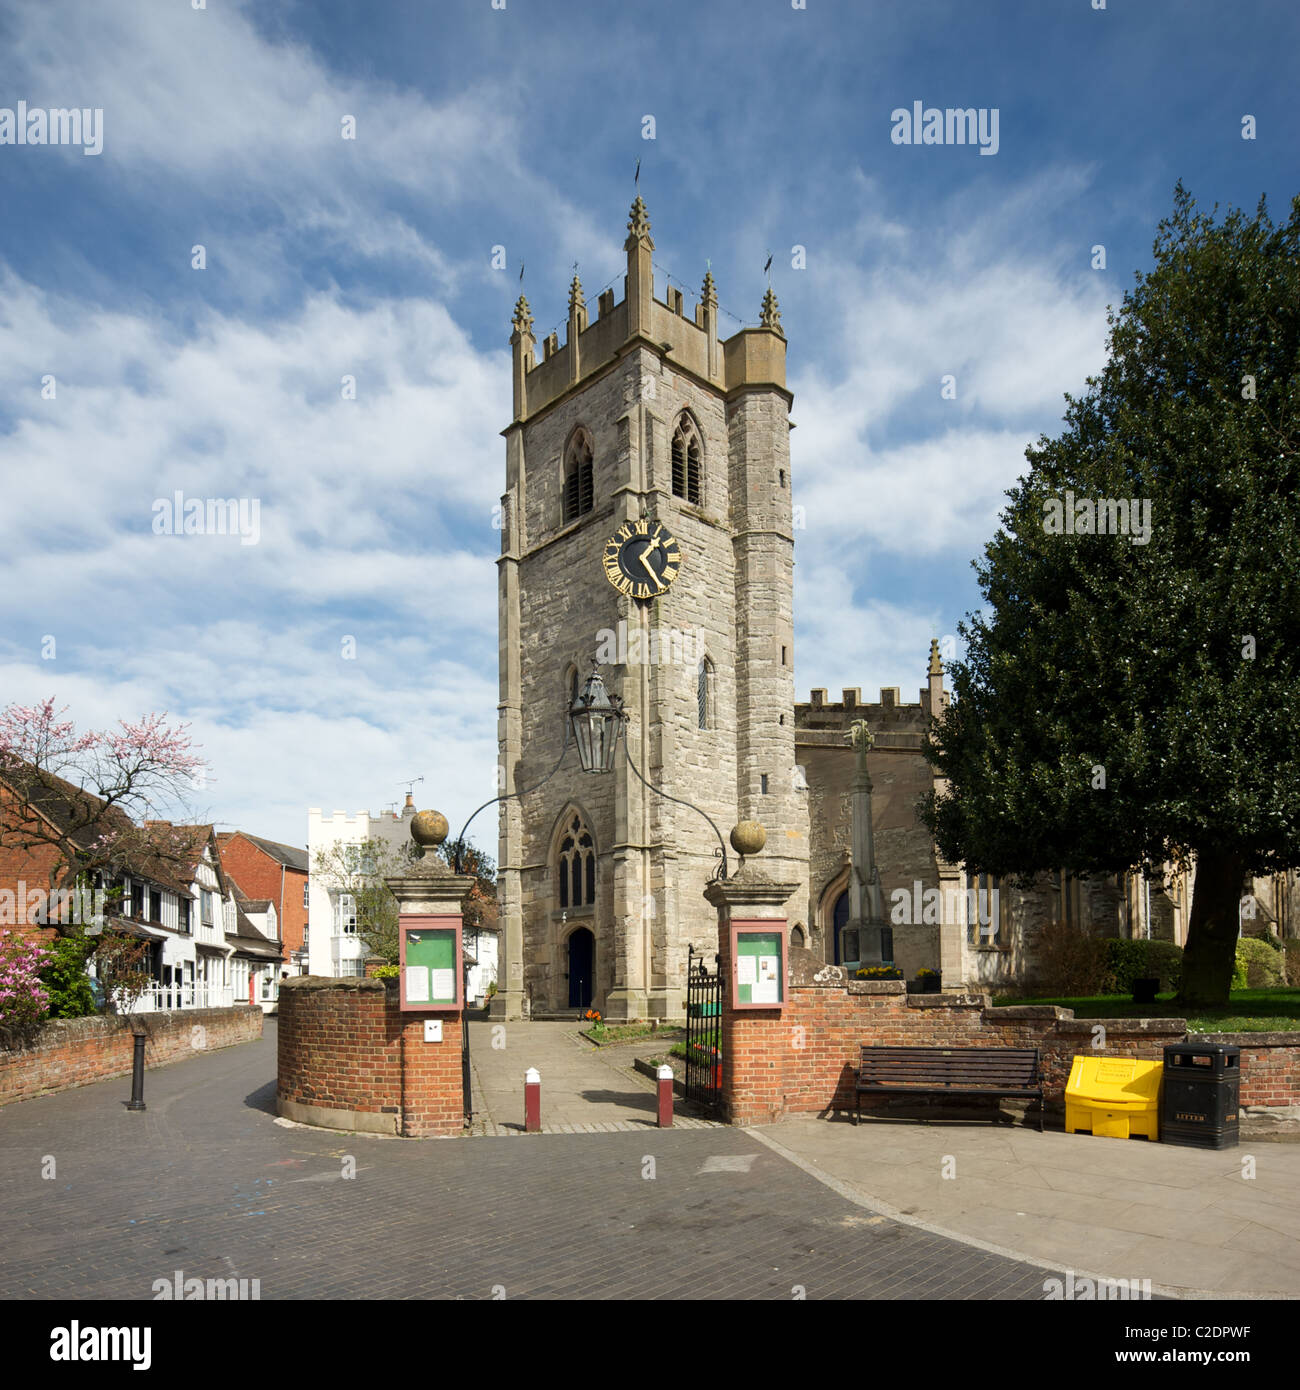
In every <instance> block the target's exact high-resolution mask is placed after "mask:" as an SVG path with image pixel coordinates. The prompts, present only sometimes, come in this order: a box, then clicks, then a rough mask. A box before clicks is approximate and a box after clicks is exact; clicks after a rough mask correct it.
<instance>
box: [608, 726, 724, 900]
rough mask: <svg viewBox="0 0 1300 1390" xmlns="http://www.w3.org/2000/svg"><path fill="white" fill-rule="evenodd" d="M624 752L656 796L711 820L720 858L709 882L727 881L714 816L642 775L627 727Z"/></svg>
mask: <svg viewBox="0 0 1300 1390" xmlns="http://www.w3.org/2000/svg"><path fill="white" fill-rule="evenodd" d="M623 721H624V723H625V724H626V722H627V715H626V714H624V715H623ZM623 752H624V753H626V754H627V765H628V767H630V768H631V769H632V771H633V772H635V773H636V775H637V780H638V781H639V782H640V783H641V785H642V786H643V787H649V788H650V790H651V791H652V792H654V794H655V795H656V796H662V797H663V799H664V800H665V801H673V802H676V803H677V805H678V806H685V807H686V808H687V809H688V810H691V811H696V812H698V813H699V814H700V815H701V816H703V817H704V819H705V820H706V821H708V822H709V827H710V828H711V829H712V831H713V833H714V834H715V835H716V836H717V837H718V850H717V856H716V857H717V858H718V860H719V863H718V867H717V868H716V869H714V871H713V873H712V874H710V875H709V882H710V883H722V882H725V881H726V878H727V846H726V845H725V844H724V843H723V840H722V832H721V831H720V830H719V829H718V827H717V826H716V825H714V823H713V818H712V817H711V816H710V815H709V813H708V812H707V811H701V810H700V808H699V807H698V806H696V805H695V804H694V803H693V802H690V801H683V800H682V799H681V797H679V796H669V795H668V793H667V792H665V791H660V790H659V788H658V787H656V786H654V785H653V784H652V783H650V782H647V781H646V779H645V778H644V777H642V776H641V772H640V769H639V768H638V767H637V765H636V764H635V763H634V762H633V761H632V740H631V739H630V738H628V736H627V730H626V728H625V729H624V730H623Z"/></svg>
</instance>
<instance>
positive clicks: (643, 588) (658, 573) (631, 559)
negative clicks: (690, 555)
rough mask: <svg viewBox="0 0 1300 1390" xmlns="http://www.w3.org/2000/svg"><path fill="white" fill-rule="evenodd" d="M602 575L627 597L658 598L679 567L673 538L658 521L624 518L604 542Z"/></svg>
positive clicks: (666, 589) (679, 551)
mask: <svg viewBox="0 0 1300 1390" xmlns="http://www.w3.org/2000/svg"><path fill="white" fill-rule="evenodd" d="M603 559H604V565H605V578H606V579H608V580H609V582H610V583H611V584H612V585H613V586H614V587H615V588H616V589H617V590H618V591H619V593H620V594H626V595H627V596H628V597H629V598H658V597H659V595H660V594H666V593H667V592H668V586H669V585H670V584H671V583H672V582H673V580H674V579H676V578H677V572H678V571H679V570H680V569H681V567H682V552H681V549H680V548H679V547H678V544H677V540H676V538H675V537H674V536H670V535H669V534H668V532H667V531H666V530H665V529H664V527H663V524H662V523H661V522H658V521H650V520H648V519H647V518H645V517H643V518H642V519H641V520H640V521H625V522H624V523H623V524H622V526H620V527H619V528H618V530H617V531H615V532H614V534H613V536H611V537H610V539H609V540H608V541H606V542H605V554H604V557H603Z"/></svg>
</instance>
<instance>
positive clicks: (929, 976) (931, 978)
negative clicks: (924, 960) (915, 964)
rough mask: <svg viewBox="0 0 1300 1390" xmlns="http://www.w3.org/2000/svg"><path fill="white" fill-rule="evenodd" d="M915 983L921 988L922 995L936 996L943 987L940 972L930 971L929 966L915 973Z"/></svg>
mask: <svg viewBox="0 0 1300 1390" xmlns="http://www.w3.org/2000/svg"><path fill="white" fill-rule="evenodd" d="M916 979H917V983H918V984H919V985H920V986H921V991H920V992H921V993H922V994H938V993H939V991H940V989H941V988H942V986H943V977H942V974H941V972H940V971H938V970H931V969H930V967H929V966H925V967H924V968H923V969H921V970H918V971H917V972H916Z"/></svg>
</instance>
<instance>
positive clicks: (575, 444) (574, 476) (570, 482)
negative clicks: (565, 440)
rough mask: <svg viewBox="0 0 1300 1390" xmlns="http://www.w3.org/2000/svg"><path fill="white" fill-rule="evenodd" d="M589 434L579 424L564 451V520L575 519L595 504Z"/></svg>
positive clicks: (583, 514) (592, 453)
mask: <svg viewBox="0 0 1300 1390" xmlns="http://www.w3.org/2000/svg"><path fill="white" fill-rule="evenodd" d="M593 457H594V452H593V450H592V446H591V435H590V434H589V433H588V432H587V430H586V428H585V427H584V426H582V425H579V426H578V428H577V429H576V430H574V432H573V435H572V437H571V438H570V440H569V447H568V448H567V449H566V450H565V451H564V521H565V522H566V523H567V522H570V521H577V519H578V518H579V517H580V516H586V514H587V513H588V512H589V511H591V509H592V508H593V507H594V506H595V504H596V491H595V474H594V468H593V464H592V460H593Z"/></svg>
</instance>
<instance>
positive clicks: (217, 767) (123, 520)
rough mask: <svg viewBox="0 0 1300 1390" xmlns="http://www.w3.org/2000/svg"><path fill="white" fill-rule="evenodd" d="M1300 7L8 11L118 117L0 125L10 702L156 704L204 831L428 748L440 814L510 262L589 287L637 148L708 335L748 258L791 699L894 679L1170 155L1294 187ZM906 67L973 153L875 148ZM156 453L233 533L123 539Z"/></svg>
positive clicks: (909, 98)
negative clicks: (774, 376) (777, 435)
mask: <svg viewBox="0 0 1300 1390" xmlns="http://www.w3.org/2000/svg"><path fill="white" fill-rule="evenodd" d="M1298 51H1300V9H1297V7H1296V6H1294V4H1292V3H1290V0H1278V2H1277V3H1254V4H1244V5H1236V6H1231V7H1224V6H1223V5H1222V4H1219V3H1209V0H1142V3H1137V0H1107V7H1106V8H1105V9H1104V10H1094V9H1093V8H1092V0H1050V2H1049V0H1025V3H1013V2H1012V0H988V2H987V3H982V4H979V5H971V4H969V3H965V4H963V3H951V4H950V3H941V2H940V0H911V2H910V3H909V4H908V5H906V6H897V5H891V6H885V5H883V4H875V3H871V4H868V3H850V2H849V0H807V8H806V9H802V10H797V9H794V8H793V7H792V6H791V4H790V3H789V2H788V0H744V2H743V3H730V2H729V0H704V2H703V3H699V0H697V3H693V4H692V3H675V2H674V0H669V2H668V3H660V4H656V5H653V6H639V5H638V6H633V5H610V4H608V3H603V2H602V3H578V2H577V0H507V3H506V8H505V9H503V10H501V9H493V8H492V6H491V0H438V3H436V4H413V3H412V4H404V3H395V2H391V0H390V3H385V4H382V5H369V4H364V5H363V4H342V3H321V2H320V0H313V3H310V4H307V3H303V4H274V3H260V4H256V5H253V4H238V3H230V0H208V3H207V5H206V7H205V8H204V9H202V10H194V9H193V8H192V7H191V6H189V5H183V4H181V3H179V2H177V3H169V2H167V0H152V2H151V3H134V4H133V3H130V2H129V0H121V2H119V0H115V3H114V4H112V5H107V6H106V5H102V4H95V3H86V4H76V3H59V2H58V0H55V2H54V3H51V4H48V5H40V6H35V5H29V4H28V5H23V4H9V5H3V6H0V53H2V54H3V58H2V59H0V77H2V79H3V80H2V81H0V107H10V108H14V107H16V105H17V103H18V101H20V100H21V101H25V102H26V103H27V104H28V106H29V108H30V107H68V106H79V107H81V106H88V107H102V109H103V112H104V116H103V134H104V148H103V152H102V154H100V155H97V156H89V155H85V154H83V153H82V152H81V150H79V149H71V148H66V147H62V148H56V147H48V146H47V147H41V146H24V147H18V146H13V145H0V196H2V197H3V206H4V209H5V216H4V218H3V219H0V466H2V467H3V477H4V480H5V489H4V501H5V513H6V519H7V521H8V526H7V528H6V531H7V541H8V544H7V546H6V558H7V560H8V562H9V563H8V582H7V583H6V584H5V585H4V586H3V588H2V589H0V605H3V609H4V611H3V618H2V620H0V690H2V691H3V694H4V698H5V701H8V700H21V701H23V702H28V701H31V700H34V699H36V698H39V697H41V696H44V695H47V694H51V693H52V694H54V695H56V696H57V697H58V699H59V701H60V703H61V704H66V705H68V706H70V708H71V714H72V716H73V717H74V718H76V719H77V720H78V722H79V723H80V724H84V725H95V726H101V725H107V724H111V723H113V722H115V721H116V719H117V718H119V717H122V716H127V717H132V718H134V717H137V716H138V715H139V714H140V713H141V712H142V711H144V710H155V709H166V710H168V711H169V712H170V713H171V714H172V715H173V716H174V717H175V718H178V719H182V720H186V721H188V722H190V723H191V725H192V729H193V734H194V737H195V739H196V740H197V741H198V742H199V743H200V744H201V745H202V746H203V751H204V752H205V754H206V756H207V757H208V758H209V759H210V761H211V763H212V766H213V778H212V781H211V782H210V783H209V785H208V786H207V787H206V788H204V789H203V790H202V791H201V792H199V793H198V794H197V797H196V806H195V808H194V809H196V810H197V811H199V812H201V813H202V814H204V815H205V816H206V817H210V818H213V819H215V820H217V821H218V822H220V823H222V824H224V825H227V826H236V825H237V826H241V827H243V828H245V829H248V830H250V831H252V832H254V833H258V834H263V835H270V836H273V837H276V838H279V839H283V840H287V841H290V842H295V843H297V842H301V841H303V840H304V838H305V833H306V831H305V824H306V814H305V812H306V808H307V807H308V806H321V807H323V808H325V809H326V810H331V809H336V808H337V809H345V810H348V811H353V810H358V809H369V810H371V811H373V812H378V811H380V810H381V809H383V807H384V806H385V804H387V803H390V802H394V801H400V800H401V797H402V787H401V785H400V784H401V783H402V782H403V780H404V779H406V778H409V777H415V776H421V775H422V776H423V777H424V778H425V781H424V783H423V784H422V786H421V787H420V788H419V789H418V795H417V800H418V801H419V802H420V804H422V805H434V806H437V807H438V808H439V809H442V810H443V811H444V812H445V813H446V814H447V815H448V817H449V819H450V820H451V821H452V824H453V827H455V826H456V825H458V824H459V822H460V820H462V819H463V818H464V816H465V815H466V814H468V812H469V810H471V809H472V808H473V807H474V806H475V805H477V804H478V802H479V801H481V800H483V799H484V798H486V797H488V796H490V795H491V794H492V792H493V783H494V764H495V737H496V732H495V731H496V709H495V704H496V697H497V677H496V568H495V565H494V564H493V559H494V557H495V555H496V553H497V550H498V547H499V540H500V537H499V533H498V532H496V531H495V530H494V529H493V528H492V508H493V504H494V503H495V502H496V500H497V497H498V495H499V492H500V489H501V487H502V483H503V477H504V445H503V442H502V440H501V439H500V437H499V431H500V430H501V429H502V428H503V427H504V426H505V425H506V424H507V423H508V418H509V413H510V379H509V349H508V337H509V331H510V330H509V317H510V310H511V305H512V303H513V300H514V297H515V295H516V294H517V293H518V269H519V264H520V261H521V260H523V261H524V262H525V263H526V270H525V278H524V288H525V291H526V293H527V294H528V297H529V300H530V302H531V305H532V309H533V313H534V315H535V318H536V327H537V331H538V336H539V338H540V337H541V336H542V335H544V334H545V333H546V332H548V331H550V329H551V328H553V327H559V328H561V329H562V320H563V319H564V317H565V314H566V307H567V283H568V278H569V276H570V275H571V273H572V269H571V268H572V266H573V264H574V262H575V261H576V262H577V263H578V264H579V267H580V273H581V275H582V279H583V283H584V285H585V287H586V289H587V291H588V300H589V302H593V301H594V296H595V292H596V290H597V289H598V288H599V287H600V286H601V285H603V284H605V283H606V281H609V280H611V279H613V280H614V281H615V283H616V285H617V286H618V287H619V293H620V294H621V275H622V269H623V264H624V258H623V253H622V250H621V246H622V241H623V237H624V235H625V223H626V218H627V208H628V204H629V202H630V200H631V197H632V194H633V186H632V174H633V169H634V166H635V164H636V161H637V160H638V159H640V160H641V182H640V189H641V192H642V194H643V196H644V197H645V200H646V203H647V205H648V207H649V210H650V217H651V221H652V223H653V235H654V238H655V242H656V248H657V249H656V253H655V260H656V264H657V265H658V266H659V267H661V268H662V269H663V270H665V271H667V272H668V273H670V274H672V275H673V276H674V277H675V278H676V280H677V281H678V282H679V283H680V284H682V285H683V286H684V287H685V290H686V293H687V301H688V312H690V306H691V304H692V303H693V298H694V294H695V293H696V292H697V291H698V288H699V284H700V281H701V279H702V278H703V274H704V269H705V264H706V258H707V259H708V260H710V261H711V263H712V269H713V274H714V277H715V279H716V281H717V284H718V290H719V298H720V302H721V305H722V308H723V309H724V310H726V311H728V313H729V314H731V315H734V316H735V317H731V318H729V317H727V316H726V315H724V316H723V320H722V323H723V331H724V333H729V332H732V331H734V330H735V328H736V327H737V326H738V323H739V321H744V322H754V321H756V319H757V315H758V309H759V303H760V300H761V297H762V294H763V290H764V288H765V285H766V281H765V277H764V276H763V273H762V268H763V263H764V261H765V260H766V258H767V254H768V252H769V251H771V253H772V254H773V268H772V285H773V288H774V289H775V291H776V293H777V295H778V297H779V299H780V303H781V312H782V319H783V324H784V327H785V331H786V334H787V337H788V339H789V379H790V385H791V388H792V390H793V391H794V393H795V404H794V409H793V419H794V420H795V422H796V424H797V426H798V428H797V429H796V430H795V432H794V434H793V436H792V442H791V469H792V481H793V486H794V500H795V502H796V504H798V505H801V506H803V508H804V511H805V516H806V526H805V528H804V529H803V530H802V531H800V532H799V533H798V535H797V537H796V561H797V566H798V568H797V578H796V645H795V678H796V689H797V690H798V691H799V694H800V698H807V692H808V690H809V689H810V688H812V687H813V686H826V687H829V688H830V689H831V690H832V691H838V689H839V688H840V687H841V686H844V685H856V686H861V687H862V688H863V692H864V695H866V696H868V697H874V693H875V691H876V689H877V688H878V687H879V686H881V685H898V686H901V687H902V690H903V698H904V699H915V698H916V695H915V692H916V690H917V688H918V687H919V686H920V684H921V682H922V679H923V673H924V664H925V657H926V653H927V651H928V646H929V639H930V637H931V636H940V637H942V636H947V635H952V634H955V632H956V626H957V622H958V620H959V618H960V617H961V616H962V615H963V614H964V613H965V612H966V611H967V610H968V609H970V608H971V607H973V606H974V605H975V604H976V603H977V601H978V591H977V589H976V587H975V584H974V578H973V574H972V571H971V569H970V561H971V560H972V559H973V558H974V557H976V556H977V555H978V554H979V553H980V551H981V548H982V546H983V544H984V542H985V541H986V540H987V539H988V537H989V536H990V535H991V533H992V531H993V529H994V527H995V525H996V519H997V515H998V511H999V508H1000V505H1001V501H1002V493H1003V491H1004V490H1005V488H1007V487H1008V486H1010V485H1011V484H1012V483H1013V482H1014V480H1015V479H1016V477H1017V476H1018V474H1019V473H1020V472H1021V471H1022V469H1023V467H1024V458H1023V451H1024V447H1025V445H1026V444H1027V443H1030V442H1031V441H1033V440H1034V439H1035V438H1037V436H1038V435H1039V433H1041V432H1047V433H1053V432H1055V430H1056V428H1057V426H1058V424H1059V421H1060V417H1061V413H1062V408H1063V400H1062V397H1063V393H1065V392H1066V391H1071V392H1078V391H1080V390H1081V389H1082V388H1083V384H1084V379H1085V377H1086V376H1087V375H1088V374H1089V373H1090V372H1095V371H1097V370H1098V369H1099V368H1100V366H1101V365H1102V362H1103V360H1104V343H1105V334H1106V306H1107V305H1108V304H1116V305H1117V304H1118V303H1119V301H1120V299H1121V297H1122V295H1123V292H1124V290H1125V289H1126V288H1127V287H1128V286H1129V285H1130V284H1131V283H1132V277H1133V273H1134V271H1136V270H1139V269H1143V268H1145V267H1147V266H1148V265H1149V263H1150V256H1151V242H1152V239H1153V236H1154V233H1155V226H1156V223H1157V221H1158V220H1159V219H1160V218H1161V217H1162V216H1164V215H1166V214H1167V213H1168V212H1169V210H1170V208H1171V206H1172V195H1173V188H1174V184H1175V182H1176V181H1177V180H1178V179H1179V178H1180V177H1181V178H1182V179H1183V180H1184V182H1185V183H1186V184H1187V186H1188V188H1189V189H1190V191H1191V192H1192V193H1193V195H1194V196H1195V197H1196V198H1197V199H1198V201H1199V202H1201V203H1202V204H1204V205H1206V206H1209V205H1212V204H1213V203H1215V202H1216V201H1217V202H1219V203H1220V204H1222V205H1225V206H1226V205H1229V204H1235V205H1243V206H1246V207H1250V208H1253V207H1254V205H1255V203H1256V201H1257V200H1258V198H1259V196H1260V194H1261V193H1263V194H1267V196H1268V199H1269V203H1270V206H1271V208H1272V210H1273V212H1274V215H1275V216H1280V215H1282V214H1283V213H1284V211H1285V209H1286V207H1287V205H1288V202H1289V200H1290V198H1291V197H1292V196H1293V195H1294V194H1295V193H1297V192H1300V171H1298V169H1297V157H1296V155H1297V149H1300V146H1298V145H1297V141H1296V130H1297V116H1298V115H1300V109H1298V108H1300V100H1298V99H1297V96H1296V86H1295V81H1294V68H1293V63H1294V55H1295V54H1296V53H1297V52H1298ZM917 100H919V101H922V102H923V103H924V104H925V105H926V106H939V107H948V106H957V107H976V108H989V109H992V108H996V109H997V111H998V113H999V148H998V152H997V154H996V155H993V156H983V155H981V154H980V153H979V152H978V149H976V148H972V147H970V146H964V147H950V146H915V145H914V146H910V147H909V146H900V145H896V144H894V143H892V142H891V139H890V132H891V120H890V116H891V112H892V111H893V110H894V109H895V108H899V107H904V108H910V107H911V105H912V103H913V102H914V101H917ZM1246 114H1250V115H1253V116H1254V117H1255V119H1256V122H1257V138H1256V139H1254V140H1243V139H1242V138H1241V120H1242V117H1243V116H1244V115H1246ZM345 115H352V116H354V117H355V118H356V128H357V138H356V139H355V140H353V141H347V140H343V139H342V138H341V137H340V129H341V125H340V123H341V120H342V118H343V117H344V116H345ZM646 115H653V116H654V118H655V138H654V139H653V140H646V139H643V138H642V132H643V128H644V126H643V118H644V117H645V116H646ZM196 244H201V245H203V246H204V248H205V250H206V258H207V267H206V269H203V270H196V269H193V268H192V267H191V247H192V246H194V245H196ZM1096 244H1101V245H1104V246H1105V248H1106V261H1107V266H1106V269H1105V270H1101V271H1099V270H1094V269H1093V268H1092V266H1091V260H1092V256H1091V248H1092V247H1093V246H1094V245H1096ZM495 245H504V246H505V247H506V252H507V257H508V261H509V269H508V270H507V271H504V272H502V271H498V270H493V269H492V268H491V263H490V258H491V250H492V247H493V246H495ZM796 245H799V246H803V247H805V248H806V258H807V266H806V269H802V270H795V269H793V268H792V267H791V260H792V254H791V248H792V247H794V246H796ZM656 287H657V291H658V292H659V293H660V294H661V295H662V280H660V279H658V278H657V286H656ZM345 374H347V375H353V376H355V378H356V381H357V398H356V399H355V400H352V401H344V400H341V399H340V391H339V383H340V380H341V378H342V377H343V376H344V375H345ZM946 374H951V375H953V376H954V377H955V378H956V391H957V396H956V399H955V400H944V399H942V397H941V391H940V382H941V378H942V377H944V376H945V375H946ZM46 376H53V377H54V379H55V382H56V396H55V398H54V399H52V400H51V399H44V398H43V397H42V390H41V384H42V378H44V377H46ZM177 489H180V490H182V491H183V492H184V494H185V495H186V496H198V497H249V498H252V497H255V498H257V499H259V501H260V523H261V525H260V535H259V539H258V542H257V544H256V545H241V544H240V542H239V540H238V539H237V538H234V537H222V536H189V537H186V536H159V535H156V534H154V532H153V529H152V522H153V503H154V501H155V499H158V498H165V497H170V496H171V495H172V494H173V493H174V492H175V491H176V490H177ZM48 636H53V637H54V638H55V639H56V641H55V648H54V656H53V658H52V659H50V658H48V657H45V656H43V655H42V651H43V648H44V650H47V651H48V648H49V644H48V643H45V642H44V639H45V638H46V637H48ZM348 637H351V638H353V639H354V642H355V650H356V655H355V657H354V658H349V657H345V656H344V654H343V653H344V650H345V639H346V638H348ZM478 826H482V827H483V829H482V831H481V832H480V834H479V836H478V838H479V839H480V840H481V841H482V842H483V843H485V845H486V846H487V848H489V850H491V851H495V839H494V834H493V827H492V822H491V819H490V817H486V816H485V817H483V818H480V821H479V822H478V823H477V825H476V829H478Z"/></svg>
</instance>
